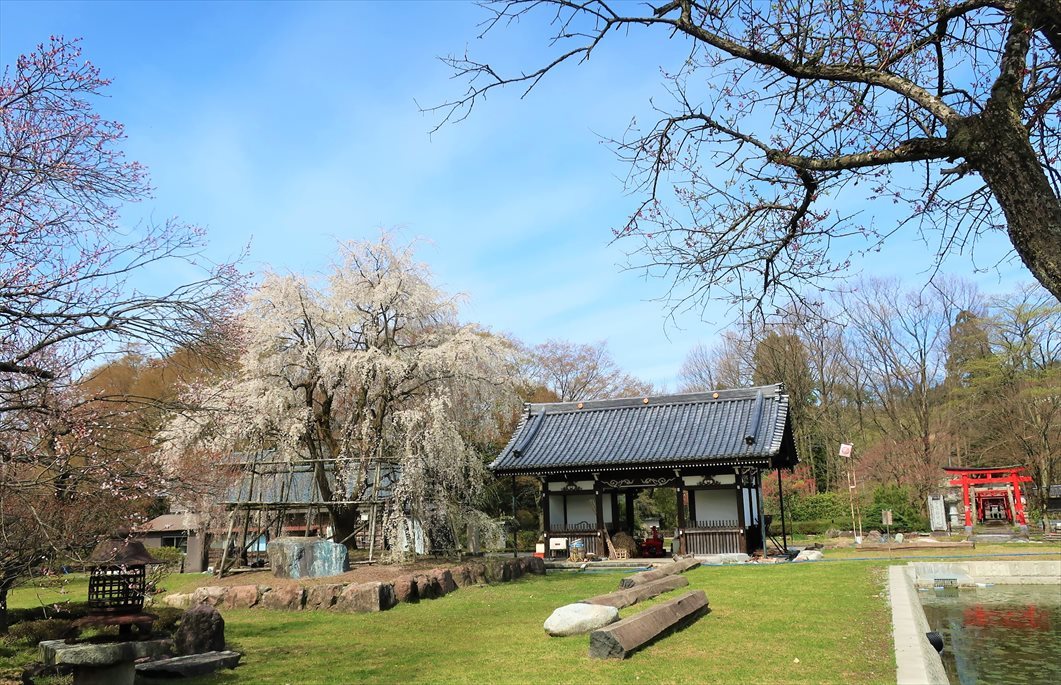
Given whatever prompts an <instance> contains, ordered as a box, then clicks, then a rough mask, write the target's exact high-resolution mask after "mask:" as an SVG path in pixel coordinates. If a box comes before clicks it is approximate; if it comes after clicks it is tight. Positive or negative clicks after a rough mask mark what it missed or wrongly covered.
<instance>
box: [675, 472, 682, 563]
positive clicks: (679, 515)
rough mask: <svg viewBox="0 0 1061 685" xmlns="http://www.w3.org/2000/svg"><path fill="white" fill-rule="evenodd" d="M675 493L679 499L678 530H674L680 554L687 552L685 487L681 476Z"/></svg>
mask: <svg viewBox="0 0 1061 685" xmlns="http://www.w3.org/2000/svg"><path fill="white" fill-rule="evenodd" d="M674 493H675V497H677V500H678V530H676V531H674V532H675V534H676V535H677V536H678V554H685V487H684V482H683V481H682V480H681V479H680V478H679V480H678V487H677V489H676V490H675V491H674Z"/></svg>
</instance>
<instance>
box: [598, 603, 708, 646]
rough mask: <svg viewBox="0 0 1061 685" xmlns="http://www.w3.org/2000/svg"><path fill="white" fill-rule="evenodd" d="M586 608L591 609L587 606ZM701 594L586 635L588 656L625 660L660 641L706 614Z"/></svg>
mask: <svg viewBox="0 0 1061 685" xmlns="http://www.w3.org/2000/svg"><path fill="white" fill-rule="evenodd" d="M586 606H593V605H591V604H587V605H586ZM709 611H710V608H709V607H708V603H707V595H705V594H704V591H703V590H693V591H692V592H686V593H685V594H684V595H681V596H679V597H675V598H674V599H672V600H670V601H669V602H664V603H662V604H657V605H655V606H653V607H649V608H648V609H645V610H644V611H642V612H640V613H638V614H634V615H633V616H630V617H628V618H624V619H623V620H621V621H619V622H617V623H612V624H611V625H608V626H605V627H603V628H599V629H597V630H594V631H593V632H592V633H590V636H589V655H590V657H592V658H594V659H625V658H626V657H628V656H630V654H632V653H633V652H635V651H637V650H638V649H641V648H642V647H645V646H646V645H649V644H651V643H652V642H654V641H655V640H657V639H659V638H660V637H662V636H664V635H666V634H668V633H670V632H672V631H674V630H678V629H680V628H683V627H685V626H687V625H689V624H690V623H692V622H694V621H696V620H697V619H698V618H700V617H701V616H703V615H704V614H706V613H708V612H709Z"/></svg>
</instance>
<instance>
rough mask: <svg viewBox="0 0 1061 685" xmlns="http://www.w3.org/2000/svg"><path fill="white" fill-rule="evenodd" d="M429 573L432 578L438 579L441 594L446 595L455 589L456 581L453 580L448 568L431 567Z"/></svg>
mask: <svg viewBox="0 0 1061 685" xmlns="http://www.w3.org/2000/svg"><path fill="white" fill-rule="evenodd" d="M430 574H431V578H432V579H433V580H436V581H438V586H439V589H440V591H441V594H443V595H448V594H449V593H451V592H454V591H456V589H457V583H456V582H455V581H454V580H453V573H452V572H451V571H450V570H449V569H448V568H436V569H432V570H431V572H430Z"/></svg>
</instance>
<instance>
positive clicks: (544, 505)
mask: <svg viewBox="0 0 1061 685" xmlns="http://www.w3.org/2000/svg"><path fill="white" fill-rule="evenodd" d="M538 501H539V502H541V505H540V506H541V509H542V534H543V535H544V536H545V538H544V539H545V553H546V554H549V504H550V502H549V481H542V494H541V497H540V499H539V500H538Z"/></svg>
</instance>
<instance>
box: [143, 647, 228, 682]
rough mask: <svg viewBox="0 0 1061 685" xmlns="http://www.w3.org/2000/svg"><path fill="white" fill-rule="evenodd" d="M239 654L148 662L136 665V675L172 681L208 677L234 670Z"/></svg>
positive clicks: (193, 656)
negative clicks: (228, 669)
mask: <svg viewBox="0 0 1061 685" xmlns="http://www.w3.org/2000/svg"><path fill="white" fill-rule="evenodd" d="M240 656H242V655H241V654H240V653H239V652H206V653H204V654H189V655H188V656H178V657H173V658H172V659H161V660H159V661H148V662H147V663H143V664H137V665H136V674H137V675H138V676H143V677H147V678H158V679H167V680H168V679H172V678H193V677H195V676H201V675H209V674H211V673H213V672H214V671H217V670H219V669H222V668H235V667H236V666H237V665H238V664H239V659H240Z"/></svg>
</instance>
